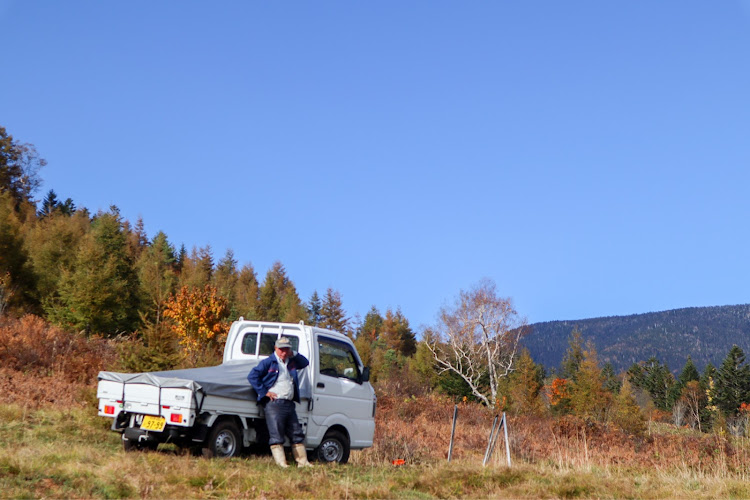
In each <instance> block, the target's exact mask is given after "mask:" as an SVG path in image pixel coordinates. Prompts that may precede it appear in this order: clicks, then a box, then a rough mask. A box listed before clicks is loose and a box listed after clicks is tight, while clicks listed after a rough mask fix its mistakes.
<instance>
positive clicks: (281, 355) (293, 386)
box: [247, 337, 312, 467]
mask: <svg viewBox="0 0 750 500" xmlns="http://www.w3.org/2000/svg"><path fill="white" fill-rule="evenodd" d="M309 364H310V362H309V361H308V360H307V358H306V357H304V356H303V355H301V354H299V353H298V354H294V353H293V352H292V343H291V342H290V340H289V338H287V337H280V338H279V339H278V340H276V344H275V345H274V353H273V354H272V355H271V356H268V357H267V358H266V359H264V360H263V361H261V362H260V363H258V365H257V366H256V367H255V368H253V369H252V370H250V373H249V374H248V376H247V380H248V381H249V382H250V384H251V385H252V386H253V389H255V392H257V393H258V404H260V405H261V406H264V408H265V413H266V425H267V426H268V435H269V439H268V444H270V445H271V453H272V454H273V458H274V460H275V461H276V463H277V464H278V465H279V466H280V467H287V464H286V456H285V455H284V436H286V437H288V438H289V441H290V442H291V443H292V452H293V453H294V459H295V460H296V461H297V466H298V467H312V464H311V463H310V462H308V461H307V452H306V451H305V445H304V444H303V443H302V442H303V441H304V440H305V435H304V434H303V432H302V427H301V426H300V424H299V420H298V419H297V411H296V409H295V406H294V405H295V402H296V403H299V401H300V399H299V379H298V376H297V372H298V370H302V369H303V368H305V367H306V366H307V365H309Z"/></svg>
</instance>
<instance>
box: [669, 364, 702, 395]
mask: <svg viewBox="0 0 750 500" xmlns="http://www.w3.org/2000/svg"><path fill="white" fill-rule="evenodd" d="M693 380H700V373H698V368H696V367H695V363H693V359H692V358H691V357H690V356H688V358H687V362H685V366H684V367H683V368H682V371H681V372H680V375H679V376H678V377H677V380H676V381H675V383H674V385H672V387H670V389H669V394H668V396H667V397H668V400H669V406H672V405H674V403H676V402H677V401H679V399H680V397H681V396H682V389H683V388H684V387H685V386H686V385H687V383H688V382H691V381H693Z"/></svg>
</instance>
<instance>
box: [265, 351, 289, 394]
mask: <svg viewBox="0 0 750 500" xmlns="http://www.w3.org/2000/svg"><path fill="white" fill-rule="evenodd" d="M273 355H274V356H276V353H275V352H274V353H273ZM276 361H278V363H279V377H278V378H277V379H276V383H275V384H273V387H271V388H270V389H268V392H273V393H275V394H276V395H277V396H278V398H279V399H288V400H290V401H291V400H292V399H294V382H293V381H292V376H291V375H290V374H289V369H288V368H287V367H286V365H287V363H288V362H289V359H287V360H286V362H284V361H281V359H279V357H278V356H276Z"/></svg>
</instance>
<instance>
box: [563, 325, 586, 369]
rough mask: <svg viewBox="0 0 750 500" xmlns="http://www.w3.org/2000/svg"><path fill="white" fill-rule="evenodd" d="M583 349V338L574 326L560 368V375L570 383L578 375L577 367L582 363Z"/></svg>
mask: <svg viewBox="0 0 750 500" xmlns="http://www.w3.org/2000/svg"><path fill="white" fill-rule="evenodd" d="M583 347H584V346H583V336H582V335H581V331H580V330H579V329H578V327H577V326H576V327H575V328H573V331H572V332H571V334H570V338H569V339H568V350H567V351H565V356H564V357H563V360H562V366H561V367H560V374H561V375H562V377H563V378H566V379H568V380H570V381H573V380H575V378H576V375H577V373H578V367H579V366H580V364H581V362H582V361H583Z"/></svg>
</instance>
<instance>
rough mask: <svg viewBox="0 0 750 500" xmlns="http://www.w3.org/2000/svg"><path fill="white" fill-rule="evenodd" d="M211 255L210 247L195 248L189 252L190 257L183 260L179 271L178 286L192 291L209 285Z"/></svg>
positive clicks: (211, 270) (211, 263) (211, 272)
mask: <svg viewBox="0 0 750 500" xmlns="http://www.w3.org/2000/svg"><path fill="white" fill-rule="evenodd" d="M213 265H214V264H213V255H212V253H211V246H210V245H207V246H205V247H203V248H200V249H198V248H196V247H193V249H192V250H191V251H190V256H189V257H187V258H185V259H184V260H183V262H182V267H181V269H180V282H179V286H180V288H182V287H185V286H186V287H188V288H193V289H198V288H203V287H205V286H206V285H208V284H210V283H211V276H212V274H213Z"/></svg>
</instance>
